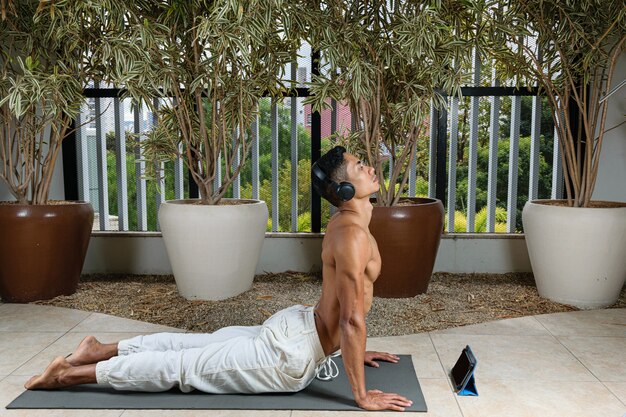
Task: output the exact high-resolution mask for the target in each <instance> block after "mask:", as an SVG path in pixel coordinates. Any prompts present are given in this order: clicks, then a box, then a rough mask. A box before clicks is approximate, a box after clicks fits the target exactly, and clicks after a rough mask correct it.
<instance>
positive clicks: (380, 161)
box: [308, 0, 473, 297]
mask: <svg viewBox="0 0 626 417" xmlns="http://www.w3.org/2000/svg"><path fill="white" fill-rule="evenodd" d="M457 6H458V7H457ZM464 7H465V6H462V5H461V4H458V5H456V6H454V5H452V3H451V2H443V3H439V4H435V3H433V4H429V3H423V4H422V5H420V6H418V5H416V4H415V3H414V2H411V1H398V2H393V4H391V3H389V2H388V1H384V0H376V1H369V2H365V3H359V2H325V4H324V5H323V7H322V8H321V10H320V11H319V13H318V15H317V16H315V19H316V22H315V23H314V24H313V25H312V26H313V30H311V43H312V45H314V46H315V47H317V48H319V49H320V51H321V53H322V60H323V64H322V66H321V67H322V74H321V75H320V76H318V77H314V78H313V80H312V85H311V91H312V93H313V96H312V97H311V98H310V99H309V100H308V102H310V103H312V104H313V108H314V109H321V108H322V107H323V106H325V105H326V100H327V98H328V97H330V98H333V99H335V100H337V101H338V102H344V103H346V104H347V105H348V106H349V107H350V110H351V112H352V117H353V118H355V119H356V130H354V131H352V132H351V134H350V135H349V136H348V137H347V138H346V140H345V144H346V147H347V148H348V150H349V151H351V152H353V153H355V154H357V155H358V156H360V158H361V159H362V160H363V161H364V162H365V163H367V164H368V165H370V166H373V167H374V168H375V169H376V173H377V176H378V178H379V179H381V181H380V190H379V192H378V193H377V196H376V199H375V200H374V201H375V207H374V211H373V213H372V220H371V222H370V226H369V227H370V230H371V232H372V234H373V236H374V237H375V239H376V241H377V243H378V246H379V249H380V253H381V257H382V271H381V275H380V277H379V278H378V280H377V281H376V285H375V286H374V294H375V295H377V296H382V297H411V296H414V295H416V294H418V293H422V292H425V291H426V290H427V287H428V283H429V281H430V277H431V275H432V270H433V267H434V263H435V258H436V255H437V251H438V247H439V241H440V237H441V234H442V232H443V224H444V223H443V205H442V203H441V201H439V200H436V199H430V198H408V197H404V195H405V194H406V188H407V183H408V179H409V166H410V163H411V161H412V160H413V158H415V155H416V145H417V142H418V141H419V140H420V139H423V138H424V136H425V133H426V131H427V129H428V122H427V121H428V117H429V114H430V106H431V103H434V104H435V105H437V106H441V105H445V99H444V98H443V96H442V95H441V93H440V90H444V91H447V92H450V93H451V94H456V93H458V91H459V87H460V85H461V82H462V77H461V75H460V72H459V71H456V70H455V69H454V67H453V65H452V64H453V61H454V62H456V63H457V64H459V65H460V63H461V62H462V61H465V60H466V59H467V58H468V56H467V53H468V52H469V51H471V46H470V47H467V45H468V43H467V42H465V41H463V34H464V33H465V32H464V31H465V30H466V29H467V27H466V26H467V25H468V23H471V22H473V20H471V19H469V18H467V16H465V17H464V13H467V12H468V11H467V9H465V8H464ZM387 174H388V175H387ZM383 179H384V180H383Z"/></svg>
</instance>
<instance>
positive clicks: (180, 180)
mask: <svg viewBox="0 0 626 417" xmlns="http://www.w3.org/2000/svg"><path fill="white" fill-rule="evenodd" d="M172 101H173V105H176V104H177V102H176V99H173V100H172ZM178 154H179V155H180V156H179V157H178V158H176V159H174V199H175V200H182V199H183V198H185V177H184V175H185V174H184V169H183V168H184V165H185V164H184V163H183V156H182V155H183V143H182V142H180V143H179V144H178Z"/></svg>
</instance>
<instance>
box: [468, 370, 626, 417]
mask: <svg viewBox="0 0 626 417" xmlns="http://www.w3.org/2000/svg"><path fill="white" fill-rule="evenodd" d="M477 388H478V394H479V395H478V397H458V400H459V405H460V406H461V410H462V411H463V416H464V417H484V416H506V417H537V416H541V417H563V416H567V417H590V416H598V417H600V416H614V417H621V416H622V415H623V414H624V413H626V407H625V406H624V404H622V403H621V402H619V401H618V400H617V398H615V396H614V395H613V394H612V393H611V392H610V391H609V390H608V389H607V388H606V387H605V386H604V385H602V383H601V382H563V381H534V382H530V381H529V382H525V383H523V385H522V383H521V382H520V381H508V380H502V379H497V380H489V379H484V378H483V379H482V380H479V381H477Z"/></svg>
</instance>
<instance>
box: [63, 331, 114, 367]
mask: <svg viewBox="0 0 626 417" xmlns="http://www.w3.org/2000/svg"><path fill="white" fill-rule="evenodd" d="M102 346H103V345H102V343H100V342H99V341H98V340H97V339H96V338H95V337H93V336H87V337H85V338H84V339H83V340H82V342H80V344H79V345H78V347H77V348H76V350H75V351H74V353H72V354H71V355H70V356H68V357H67V358H66V359H67V362H68V363H69V364H70V365H72V366H80V365H88V364H91V363H96V362H98V361H101V360H102V353H101V350H102ZM107 359H108V358H107Z"/></svg>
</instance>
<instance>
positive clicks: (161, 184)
mask: <svg viewBox="0 0 626 417" xmlns="http://www.w3.org/2000/svg"><path fill="white" fill-rule="evenodd" d="M152 103H153V107H154V113H152V128H154V127H155V126H156V125H157V123H158V119H159V117H158V114H157V112H158V109H159V107H160V105H161V103H160V101H159V99H158V98H154V99H153V100H152ZM155 163H156V162H155ZM158 164H159V165H158V166H157V172H158V174H157V181H158V183H157V188H158V191H157V193H156V195H155V196H154V198H155V203H156V214H157V216H156V229H157V231H160V230H161V225H160V224H159V216H158V214H159V209H160V208H161V203H163V202H164V201H165V175H164V174H165V172H164V165H163V163H162V162H160V163H158Z"/></svg>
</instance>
